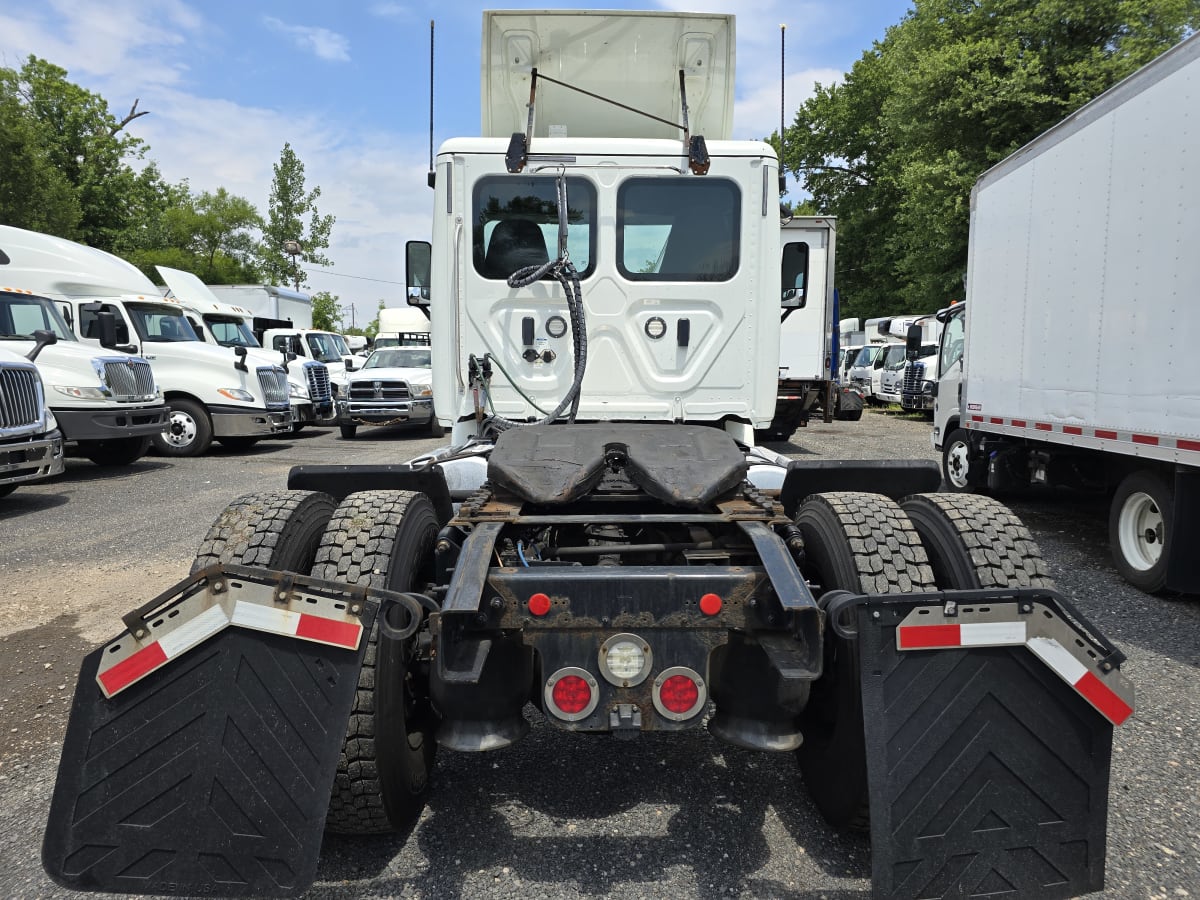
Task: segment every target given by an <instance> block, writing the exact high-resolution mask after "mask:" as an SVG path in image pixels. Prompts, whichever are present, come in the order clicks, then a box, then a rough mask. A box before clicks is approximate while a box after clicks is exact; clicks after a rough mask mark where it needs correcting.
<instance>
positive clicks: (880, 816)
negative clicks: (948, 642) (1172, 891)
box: [857, 598, 1113, 900]
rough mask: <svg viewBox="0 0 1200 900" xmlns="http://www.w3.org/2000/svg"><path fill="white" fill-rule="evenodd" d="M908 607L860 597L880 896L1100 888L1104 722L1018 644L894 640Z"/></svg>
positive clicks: (1069, 892) (1107, 747) (1107, 734)
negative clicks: (914, 646) (904, 644)
mask: <svg viewBox="0 0 1200 900" xmlns="http://www.w3.org/2000/svg"><path fill="white" fill-rule="evenodd" d="M873 599H875V600H878V599H879V598H873ZM912 609H913V604H912V603H905V602H903V600H901V601H900V602H892V603H888V602H879V603H876V602H872V603H870V604H864V605H861V606H859V607H858V617H857V618H858V632H859V641H860V649H861V656H860V659H861V662H862V679H863V688H862V690H863V718H864V721H865V723H866V742H867V760H868V774H869V779H870V790H871V843H872V866H873V873H872V874H873V886H874V896H875V897H878V898H889V900H892V898H916V897H921V898H927V897H977V896H1003V897H1013V898H1032V897H1036V898H1057V897H1074V896H1078V895H1080V894H1086V893H1088V892H1090V891H1096V890H1100V889H1101V888H1102V887H1103V886H1104V853H1105V827H1106V821H1107V818H1108V779H1109V761H1110V756H1111V753H1112V733H1113V726H1112V724H1111V723H1110V722H1109V721H1108V720H1107V719H1106V718H1104V716H1102V715H1101V714H1100V713H1099V712H1097V711H1096V709H1094V708H1093V707H1092V706H1090V705H1089V704H1088V703H1087V702H1086V700H1085V699H1084V698H1083V697H1081V696H1080V694H1079V693H1078V691H1076V690H1074V689H1072V687H1071V686H1070V685H1069V684H1068V683H1067V682H1065V681H1064V680H1063V678H1062V677H1060V675H1058V674H1056V673H1055V672H1054V671H1052V670H1051V669H1050V668H1048V667H1047V666H1046V665H1045V664H1044V663H1043V662H1042V661H1041V660H1040V659H1039V658H1038V657H1037V656H1036V655H1035V654H1034V653H1033V652H1031V651H1030V649H1029V648H1028V647H1026V646H1025V645H1023V644H1018V645H1015V646H1000V647H994V646H993V647H970V648H954V649H936V650H923V649H918V650H915V651H914V650H907V651H901V650H898V649H897V637H896V636H897V627H898V625H899V624H900V622H901V621H902V620H903V619H904V618H905V616H906V615H907V614H908V613H909V612H910V611H911V610H912Z"/></svg>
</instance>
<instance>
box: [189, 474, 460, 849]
mask: <svg viewBox="0 0 1200 900" xmlns="http://www.w3.org/2000/svg"><path fill="white" fill-rule="evenodd" d="M437 529H438V524H437V517H436V515H435V514H434V510H433V504H432V503H431V502H430V500H429V498H428V497H426V496H425V495H424V494H416V493H412V492H409V491H365V492H362V493H357V494H351V495H349V496H348V497H347V498H346V499H345V500H343V501H342V502H341V503H340V504H338V503H336V502H335V501H334V499H333V498H332V497H330V496H329V495H328V494H324V493H320V492H315V491H267V492H262V493H256V494H248V495H246V496H244V497H240V498H238V499H237V500H235V501H234V502H233V503H231V504H230V505H229V506H228V507H226V508H225V510H223V511H222V512H221V514H220V515H219V516H217V518H216V520H215V521H214V522H213V524H212V526H211V528H210V529H209V531H208V534H207V535H206V536H205V538H204V540H203V541H202V542H201V544H200V549H199V551H198V552H197V554H196V559H195V561H194V562H193V563H192V571H193V572H196V571H199V570H200V569H203V568H205V567H206V566H210V565H213V564H216V563H228V564H234V565H246V566H261V567H264V568H271V569H278V570H282V571H286V572H295V573H298V574H309V573H311V574H312V576H313V577H316V578H322V579H328V580H337V581H340V582H342V583H346V584H354V585H366V586H371V587H379V588H386V589H388V590H393V591H410V590H420V589H422V588H423V587H424V586H425V581H426V580H427V579H428V567H429V565H430V562H431V560H432V546H433V541H434V538H435V536H436V534H437ZM381 614H382V613H381ZM416 647H417V644H416V638H415V637H414V638H410V639H408V640H405V641H398V640H393V639H391V638H388V637H387V636H385V635H383V634H381V633H380V631H379V627H378V625H376V626H375V627H373V628H372V629H371V634H370V636H369V638H368V645H367V649H366V656H365V658H364V661H363V666H362V668H361V669H360V671H359V676H358V688H357V691H356V693H355V699H354V705H353V707H352V709H351V713H350V720H349V725H348V727H347V733H346V737H345V740H344V742H343V745H342V753H341V757H340V759H339V761H338V768H337V773H336V775H335V776H334V783H333V789H332V792H331V796H330V804H329V813H328V815H327V817H326V822H325V827H326V829H327V830H329V831H335V832H342V833H347V834H375V833H383V832H389V831H401V832H407V831H408V830H410V829H411V828H412V826H413V825H414V824H415V823H416V821H417V819H418V818H419V817H420V814H421V811H422V809H424V807H425V800H426V794H427V788H428V782H429V773H430V770H431V769H432V768H433V761H434V752H435V750H436V748H437V744H436V741H435V740H434V736H433V734H434V725H435V719H434V714H433V710H432V707H431V706H430V703H429V698H428V692H427V690H426V687H425V686H426V683H427V681H426V679H425V678H424V677H422V676H421V674H420V672H419V671H418V664H417V660H416Z"/></svg>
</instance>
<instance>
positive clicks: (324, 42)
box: [263, 16, 350, 62]
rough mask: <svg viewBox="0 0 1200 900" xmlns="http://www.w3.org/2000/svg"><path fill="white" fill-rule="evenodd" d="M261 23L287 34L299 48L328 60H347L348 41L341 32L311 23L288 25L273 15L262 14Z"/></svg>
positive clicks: (348, 53)
mask: <svg viewBox="0 0 1200 900" xmlns="http://www.w3.org/2000/svg"><path fill="white" fill-rule="evenodd" d="M263 23H264V24H265V25H266V26H267V27H268V28H270V29H271V30H272V31H275V32H277V33H279V34H284V35H287V36H288V37H290V38H291V39H292V43H294V44H295V45H296V46H297V47H299V48H300V49H301V50H307V51H311V52H312V53H313V55H315V56H316V57H317V58H318V59H323V60H326V61H328V62H349V61H350V41H349V40H348V39H347V38H346V36H345V35H343V34H338V33H337V32H336V31H330V30H329V29H328V28H321V27H319V26H313V25H289V24H287V23H286V22H283V21H280V20H279V19H276V18H275V17H274V16H263Z"/></svg>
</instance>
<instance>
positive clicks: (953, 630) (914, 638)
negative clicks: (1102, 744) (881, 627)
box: [896, 622, 1133, 725]
mask: <svg viewBox="0 0 1200 900" xmlns="http://www.w3.org/2000/svg"><path fill="white" fill-rule="evenodd" d="M1026 635H1027V632H1026V627H1025V622H982V623H953V624H937V625H901V626H900V627H899V628H897V629H896V647H897V649H899V650H946V649H951V648H954V647H1013V646H1020V645H1022V644H1024V645H1025V646H1026V647H1028V648H1029V649H1030V651H1031V652H1032V653H1033V654H1034V655H1035V656H1037V657H1038V659H1040V660H1041V661H1042V662H1043V663H1045V664H1046V665H1047V666H1049V667H1050V669H1052V670H1053V671H1054V673H1055V674H1056V675H1058V677H1059V678H1061V679H1062V680H1063V681H1065V682H1066V683H1067V684H1069V685H1070V686H1071V687H1073V688H1074V689H1075V690H1076V691H1077V692H1078V693H1079V694H1080V696H1082V697H1083V698H1084V699H1085V700H1087V701H1088V703H1090V704H1091V705H1092V706H1094V707H1095V708H1096V710H1097V711H1098V712H1099V713H1100V714H1101V715H1102V716H1104V717H1105V718H1106V719H1108V720H1109V721H1110V722H1112V723H1113V724H1114V725H1120V724H1121V723H1122V722H1124V721H1125V720H1126V719H1128V718H1129V717H1130V716H1131V715H1132V714H1133V708H1132V707H1131V706H1130V705H1129V704H1128V703H1126V702H1125V701H1124V700H1122V699H1121V697H1120V696H1118V695H1117V693H1116V692H1114V691H1113V690H1112V689H1111V688H1110V687H1109V686H1108V685H1106V684H1105V683H1104V682H1103V681H1101V680H1100V679H1099V678H1098V677H1096V675H1094V674H1093V673H1092V672H1091V671H1089V670H1088V667H1087V666H1085V665H1084V664H1083V663H1082V662H1080V661H1079V660H1078V659H1076V658H1075V657H1074V656H1073V655H1072V654H1071V652H1070V651H1069V650H1067V649H1066V648H1065V647H1064V646H1063V645H1062V644H1061V643H1059V642H1058V641H1057V640H1055V639H1054V638H1052V637H1038V636H1034V637H1027V636H1026Z"/></svg>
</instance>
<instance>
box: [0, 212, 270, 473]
mask: <svg viewBox="0 0 1200 900" xmlns="http://www.w3.org/2000/svg"><path fill="white" fill-rule="evenodd" d="M22 240H23V241H24V242H25V244H27V245H28V246H29V247H30V248H31V250H32V249H36V250H37V251H38V253H39V254H41V256H42V257H43V258H46V259H53V260H54V262H53V265H49V264H45V265H43V264H41V263H37V264H35V265H33V266H30V267H22V266H21V265H20V264H19V260H16V259H14V260H13V263H12V272H11V273H10V277H11V278H13V280H14V281H15V282H17V283H20V284H21V285H22V286H23V287H26V288H27V289H29V290H32V291H33V292H34V293H36V294H38V295H39V296H42V297H47V298H49V299H51V300H53V301H54V303H55V304H56V305H57V306H58V308H59V310H60V312H62V313H63V318H64V319H65V320H66V321H67V324H69V325H70V326H71V328H72V330H73V331H74V332H75V335H76V337H78V338H79V339H80V340H81V341H83V342H84V343H85V344H91V345H92V346H94V347H101V346H104V345H105V344H107V343H109V341H108V340H107V339H106V337H105V334H104V332H105V326H104V322H105V321H106V317H105V316H104V313H111V314H112V315H113V317H114V320H115V329H114V330H115V340H114V341H113V342H112V346H108V347H105V349H108V350H116V351H119V352H120V353H122V354H128V355H127V356H126V357H125V358H126V359H132V358H133V357H135V356H140V357H143V358H145V359H146V360H148V361H149V362H150V366H151V368H152V370H153V372H154V379H155V381H156V383H157V385H158V387H159V389H160V390H161V391H162V393H163V396H164V398H165V399H166V401H167V403H168V404H169V405H170V407H171V413H170V419H169V420H168V422H167V424H166V427H165V429H164V430H160V431H159V432H158V433H157V434H155V435H154V437H153V441H154V445H155V447H156V448H157V449H158V451H159V453H162V454H164V455H166V456H198V455H199V454H201V453H204V452H205V451H206V450H207V449H208V448H209V446H210V445H211V444H212V441H213V439H214V438H215V439H216V440H218V441H220V442H221V443H222V444H223V445H225V446H227V447H229V448H230V449H244V448H246V447H249V446H251V445H252V444H253V443H255V442H256V441H258V440H260V439H261V438H264V437H269V436H270V435H273V434H279V433H283V432H289V431H291V428H292V413H291V409H290V407H289V404H288V386H287V373H285V372H284V370H283V368H282V367H281V366H278V365H273V364H259V365H253V366H251V365H247V364H246V362H245V356H244V350H243V351H242V352H241V353H239V352H238V350H239V348H234V349H232V350H230V349H228V348H225V347H214V346H211V345H208V344H205V343H203V342H202V341H201V340H200V339H199V338H198V337H197V335H196V333H195V332H194V331H193V330H192V326H191V324H190V323H189V322H188V321H187V318H186V317H185V316H184V314H183V310H182V309H180V307H179V304H177V303H171V302H168V301H165V300H163V298H162V297H161V296H160V294H159V288H158V287H157V286H156V285H155V284H154V282H152V281H151V280H150V279H149V278H147V277H146V276H145V275H144V274H143V273H142V272H141V271H140V270H139V269H138V268H137V267H136V266H133V265H131V264H130V263H128V262H126V261H125V260H123V259H121V258H120V257H117V256H113V255H112V254H111V253H105V252H104V251H102V250H96V249H94V248H92V247H86V246H84V245H83V244H77V243H75V242H73V241H68V240H64V239H63V238H57V237H51V236H50V235H45V234H37V233H35V232H31V231H27V232H24V233H23V238H22Z"/></svg>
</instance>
